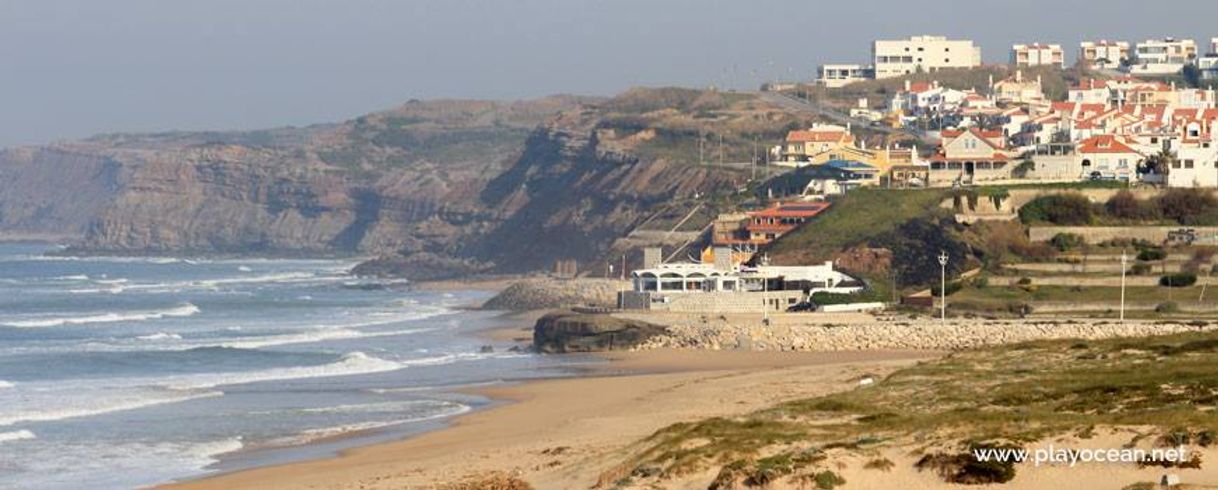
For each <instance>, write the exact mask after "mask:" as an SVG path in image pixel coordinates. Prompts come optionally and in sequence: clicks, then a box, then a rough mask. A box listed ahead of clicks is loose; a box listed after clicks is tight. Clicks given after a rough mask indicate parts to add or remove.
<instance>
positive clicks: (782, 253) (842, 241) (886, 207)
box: [770, 189, 951, 264]
mask: <svg viewBox="0 0 1218 490" xmlns="http://www.w3.org/2000/svg"><path fill="white" fill-rule="evenodd" d="M949 192H950V191H948V190H944V189H919V190H888V189H855V190H853V191H851V192H849V193H847V194H846V195H845V196H842V197H840V198H837V199H835V200H834V201H833V206H831V207H830V208H829V209H828V210H826V211H825V212H823V213H821V214H819V215H817V216H816V217H815V218H813V219H812V220H811V221H809V222H808V223H807V224H805V225H804V226H802V227H800V228H799V229H798V230H795V231H793V232H791V233H788V234H787V235H784V236H783V237H782V238H779V239H778V240H777V241H776V242H774V244H773V245H772V246H771V248H770V253H771V255H772V256H773V258H774V259H775V260H776V261H778V262H779V263H792V264H797V263H802V264H810V263H815V262H817V261H822V260H828V259H829V258H831V256H832V255H833V254H834V253H835V252H838V251H840V250H842V249H845V248H847V247H850V246H852V245H856V244H860V243H864V242H868V241H870V240H871V239H873V238H876V237H878V236H880V235H883V234H884V233H887V232H890V231H892V230H895V229H896V228H897V227H898V226H900V225H901V224H902V223H905V222H907V221H909V220H911V219H914V218H920V217H942V216H946V215H948V214H950V212H951V211H950V210H947V209H943V208H940V207H939V204H940V203H942V202H943V200H944V199H947V198H948V197H949Z"/></svg>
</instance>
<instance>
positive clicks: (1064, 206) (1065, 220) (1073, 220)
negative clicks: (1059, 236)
mask: <svg viewBox="0 0 1218 490" xmlns="http://www.w3.org/2000/svg"><path fill="white" fill-rule="evenodd" d="M1092 216H1093V211H1092V206H1091V201H1088V200H1087V198H1086V197H1084V196H1083V195H1082V194H1053V195H1048V196H1041V197H1038V198H1036V199H1033V200H1031V201H1028V203H1027V204H1024V205H1023V207H1022V208H1019V219H1020V220H1021V221H1023V222H1024V223H1053V224H1055V225H1067V226H1069V225H1086V224H1090V223H1091V220H1092Z"/></svg>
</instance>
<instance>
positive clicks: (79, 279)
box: [55, 274, 89, 281]
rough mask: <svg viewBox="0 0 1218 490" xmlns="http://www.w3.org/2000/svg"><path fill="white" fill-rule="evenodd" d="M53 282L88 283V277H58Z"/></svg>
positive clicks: (82, 275)
mask: <svg viewBox="0 0 1218 490" xmlns="http://www.w3.org/2000/svg"><path fill="white" fill-rule="evenodd" d="M55 280H56V281H88V280H89V276H86V275H84V274H76V275H71V276H59V277H56V278H55Z"/></svg>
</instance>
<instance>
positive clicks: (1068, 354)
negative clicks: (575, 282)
mask: <svg viewBox="0 0 1218 490" xmlns="http://www.w3.org/2000/svg"><path fill="white" fill-rule="evenodd" d="M1215 354H1218V333H1213V332H1204V333H1188V334H1179V335H1172V336H1162V337H1151V338H1140V339H1111V340H1093V341H1087V342H1080V341H1077V340H1058V341H1040V342H1029V343H1023V344H1017V345H1010V346H1002V347H994V348H987V349H981V350H975V351H967V352H960V353H955V354H952V355H949V356H947V357H944V358H941V359H939V360H936V361H933V362H927V363H923V364H919V365H917V366H913V367H910V368H906V369H902V370H900V371H897V372H895V373H893V374H892V375H890V376H889V377H887V378H886V379H885V380H883V381H882V382H880V383H878V384H876V385H873V386H870V387H867V388H861V389H856V390H852V391H847V392H843V393H837V394H833V395H828V396H823V397H816V398H810V399H805V400H796V401H791V402H787V403H782V404H780V405H777V406H775V407H772V408H770V409H766V410H762V411H759V412H755V413H753V414H750V415H748V416H745V417H742V418H739V419H722V418H716V419H709V420H705V421H702V422H695V423H683V424H676V425H673V426H670V427H669V428H666V429H663V430H661V431H659V432H657V433H656V434H654V435H653V436H651V437H650V438H648V439H647V440H645V441H643V442H642V443H641V444H642V446H641V447H642V450H640V451H639V452H637V454H636V456H635V457H634V458H632V459H631V460H630V462H629V464H630V465H633V466H635V467H637V466H641V465H656V466H659V467H661V468H664V471H663V473H666V474H673V473H687V472H689V471H691V470H694V469H698V468H700V467H705V466H707V465H715V464H728V463H730V462H732V461H743V463H738V464H739V466H740V468H745V467H747V468H751V469H752V470H751V471H752V472H753V473H755V472H756V470H757V469H760V468H770V469H771V470H772V471H770V473H772V474H771V476H776V475H777V476H781V475H785V474H791V473H795V472H796V470H794V469H791V468H792V467H793V466H794V464H793V463H792V461H794V460H793V459H792V458H793V456H792V455H794V454H800V453H799V452H798V451H801V450H803V451H817V450H819V451H830V450H832V451H863V450H865V449H862V448H861V444H860V443H859V441H864V440H866V441H869V442H868V444H867V448H871V447H873V446H875V445H880V446H882V445H883V444H885V441H891V440H910V439H911V438H912V440H919V441H923V442H924V443H926V444H939V445H942V444H948V445H952V444H954V445H955V446H956V447H958V448H960V451H959V452H953V451H945V452H944V451H937V452H932V453H928V454H927V457H926V458H923V459H924V461H923V462H922V463H921V466H923V467H924V468H925V469H927V470H932V471H936V472H938V473H939V474H941V475H943V477H944V479H945V480H947V481H953V482H959V483H980V482H1002V481H1008V480H1010V479H1011V478H1012V477H1013V476H1014V471H1015V469H1014V468H1013V467H1008V466H1001V465H999V466H994V465H986V464H984V463H981V462H977V461H973V460H971V452H970V451H969V449H971V448H973V447H977V446H988V447H1003V446H1021V445H1026V444H1028V443H1031V442H1033V441H1038V440H1041V439H1043V438H1045V437H1048V436H1054V435H1062V434H1080V433H1084V432H1091V431H1093V430H1094V429H1093V428H1094V427H1096V426H1131V425H1138V426H1146V425H1150V426H1155V427H1157V428H1158V430H1159V431H1161V434H1162V435H1161V437H1160V438H1172V437H1174V439H1170V441H1178V440H1182V438H1188V440H1189V441H1196V442H1197V443H1200V441H1201V440H1202V439H1204V440H1205V442H1206V443H1207V444H1212V443H1214V438H1215V436H1214V432H1213V429H1212V428H1213V427H1218V411H1215V409H1218V378H1215V377H1214V376H1213V373H1214V372H1218V355H1215ZM1016 368H1018V369H1016ZM1163 440H1168V439H1163ZM986 441H990V442H986ZM1148 441H1149V440H1148ZM940 447H942V446H940ZM776 448H782V449H781V451H775V449H776ZM866 450H870V449H866ZM762 454H776V456H768V457H762V458H760V459H759V456H760V455H762ZM867 465H868V466H866V467H868V468H872V469H883V467H886V466H887V465H884V464H882V463H874V464H872V463H870V462H869V463H867ZM788 469H790V471H788ZM750 474H752V473H750ZM805 476H806V475H805Z"/></svg>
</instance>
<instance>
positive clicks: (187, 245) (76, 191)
mask: <svg viewBox="0 0 1218 490" xmlns="http://www.w3.org/2000/svg"><path fill="white" fill-rule="evenodd" d="M806 123H807V121H803V120H801V119H799V118H798V117H796V116H793V115H791V114H786V113H783V112H782V111H781V110H780V109H777V108H773V107H768V106H765V105H764V104H763V103H761V102H760V101H759V100H758V99H756V98H754V97H752V96H747V95H737V94H721V93H717V92H707V91H698V90H686V89H645V90H636V91H632V92H629V93H627V94H623V95H622V96H619V97H616V98H613V99H596V98H578V97H565V96H563V97H550V98H544V99H537V100H532V101H523V102H483V101H433V102H418V101H412V102H410V103H407V104H404V105H403V106H401V107H398V108H395V109H393V110H389V111H384V112H379V113H374V114H369V115H367V116H363V117H360V118H357V119H355V120H352V121H348V122H345V123H341V124H333V125H320V126H312V127H307V128H285V129H278V130H269V131H248V132H202V133H162V134H144V135H103V136H99V137H95V138H92V139H89V140H84V141H79V142H69V143H60V144H54V145H48V146H45V147H37V148H20V149H15V150H9V151H5V152H0V233H8V234H57V235H62V236H67V237H71V238H74V241H73V250H76V251H79V252H82V253H120V254H148V253H156V254H213V253H224V254H298V255H299V254H309V255H317V254H362V255H377V256H380V257H381V258H380V259H378V260H375V261H372V262H370V263H369V264H367V265H365V266H364V267H362V268H361V271H362V272H366V273H370V274H384V275H407V276H414V277H442V276H444V275H445V274H446V273H456V274H469V273H474V272H488V271H489V272H524V271H534V270H539V269H544V268H548V267H550V266H551V265H552V264H553V261H554V260H555V259H559V258H563V259H577V260H579V261H580V263H581V264H590V263H592V262H594V261H596V260H598V259H601V258H604V257H605V256H606V254H607V253H608V252H609V251H610V249H611V247H612V244H613V243H614V240H615V239H617V238H619V237H621V236H622V235H624V234H626V233H627V232H629V231H630V230H631V229H632V228H633V227H635V226H637V225H638V224H639V223H640V222H641V221H643V220H644V219H646V218H647V217H648V216H649V215H652V214H654V213H655V211H656V209H657V208H658V207H660V206H663V205H665V204H666V203H671V202H673V201H674V200H680V199H688V198H690V197H691V196H705V195H708V194H711V193H716V192H732V191H734V189H736V188H737V187H738V186H739V185H741V184H742V183H743V182H744V181H745V180H747V176H748V174H747V172H743V171H741V169H740V168H730V167H728V166H713V165H698V164H697V163H698V162H697V159H696V155H698V152H697V151H696V150H695V148H696V147H697V145H698V144H699V143H698V142H697V141H698V138H702V140H703V142H705V140H706V137H705V135H706V134H713V133H711V132H712V131H716V132H718V134H720V136H721V137H726V138H727V144H722V143H721V145H720V147H719V148H720V150H719V154H718V156H719V159H720V160H721V161H722V160H724V159H725V158H726V159H728V161H739V160H741V159H747V158H750V156H749V155H748V154H747V150H742V148H745V147H746V146H745V142H746V141H749V142H751V140H756V139H763V140H766V139H773V138H776V137H779V136H780V135H781V134H782V133H783V132H784V131H785V130H786V129H788V128H790V127H797V126H799V125H802V124H806ZM725 147H726V148H728V150H726V151H725V150H723V148H725ZM732 152H735V153H732ZM725 153H726V155H725ZM600 267H603V265H602V266H600Z"/></svg>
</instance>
